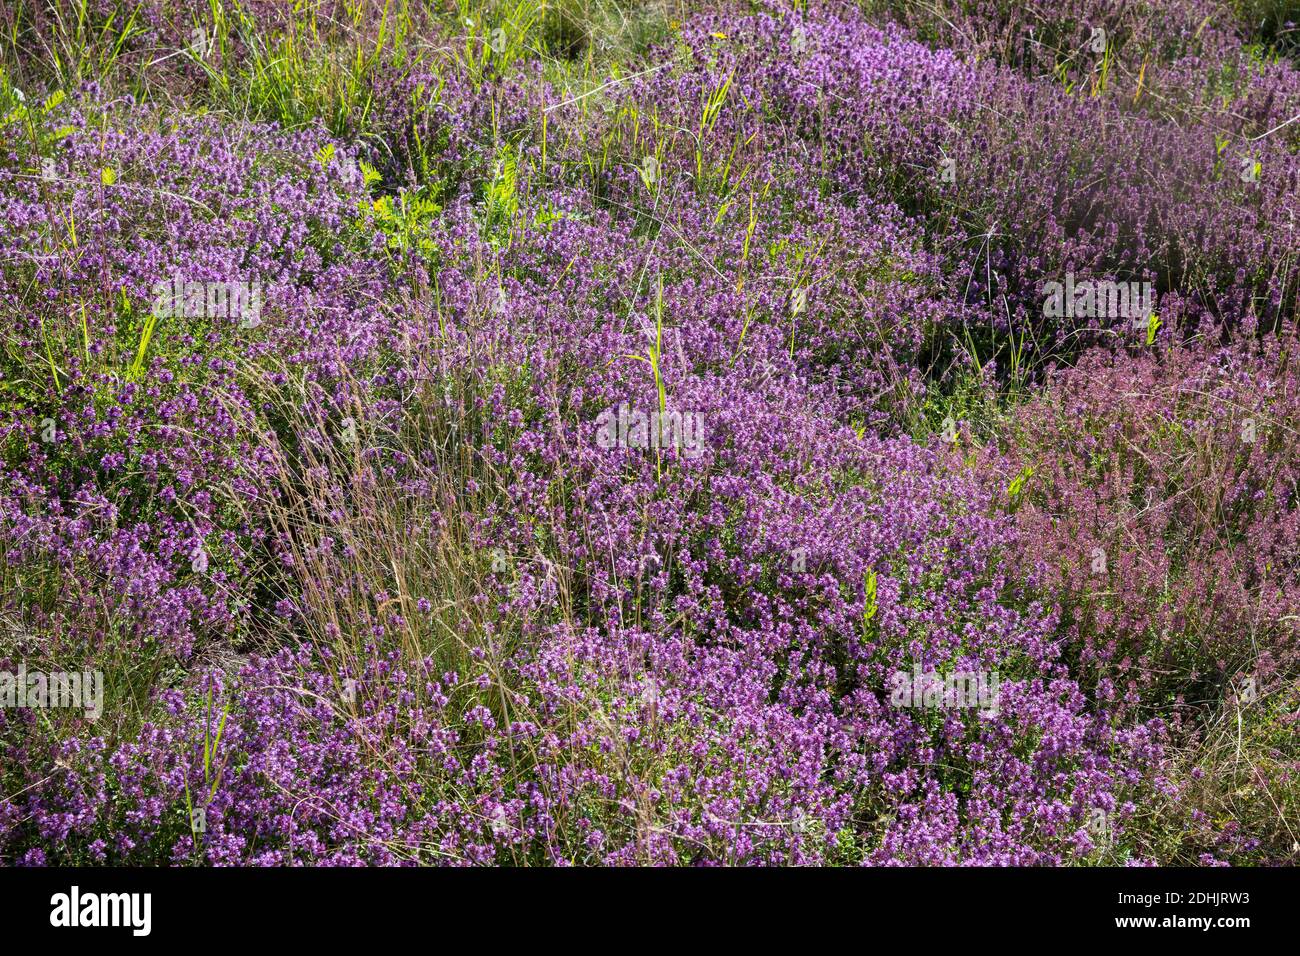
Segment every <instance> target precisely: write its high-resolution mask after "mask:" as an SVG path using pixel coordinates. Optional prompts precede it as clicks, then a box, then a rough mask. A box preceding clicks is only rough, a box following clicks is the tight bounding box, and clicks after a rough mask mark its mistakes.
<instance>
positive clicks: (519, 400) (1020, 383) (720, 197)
mask: <svg viewBox="0 0 1300 956" xmlns="http://www.w3.org/2000/svg"><path fill="white" fill-rule="evenodd" d="M1278 9H1282V8H1281V7H1279V8H1278ZM0 23H2V24H3V26H4V31H3V32H4V40H3V43H2V46H0V131H2V135H3V140H2V141H0V212H2V213H3V215H0V302H3V306H4V319H3V322H0V704H3V707H0V860H3V861H5V862H7V863H19V864H29V865H45V864H48V865H54V864H68V863H107V864H159V865H170V864H222V865H299V864H314V865H364V864H450V865H465V864H479V865H482V864H507V865H525V864H539V865H628V864H678V865H726V864H777V865H787V864H805V865H808V864H811V865H818V864H823V865H845V864H849V865H857V864H884V865H909V864H910V865H915V864H939V865H968V864H975V865H989V864H995V865H1027V864H1040V865H1041V864H1050V865H1067V864H1072V865H1094V864H1105V865H1114V864H1132V865H1150V864H1170V863H1200V864H1206V865H1211V864H1238V865H1239V864H1256V863H1258V864H1287V863H1295V862H1297V861H1298V860H1300V843H1298V842H1297V838H1298V834H1300V830H1298V828H1300V817H1298V816H1297V814H1298V812H1300V779H1298V778H1297V773H1300V741H1298V740H1297V736H1296V734H1297V727H1296V724H1295V722H1296V719H1297V716H1300V692H1298V685H1297V683H1296V681H1297V679H1298V678H1300V655H1298V654H1297V646H1296V639H1297V636H1298V632H1300V487H1298V486H1297V481H1298V480H1300V351H1298V350H1297V347H1298V346H1300V341H1298V340H1297V336H1296V321H1297V303H1298V302H1300V299H1298V298H1297V296H1298V295H1300V293H1298V292H1297V289H1298V285H1297V283H1298V282H1300V258H1298V257H1297V253H1298V252H1300V237H1297V235H1296V232H1295V229H1294V225H1295V218H1296V213H1297V211H1298V207H1300V190H1298V189H1297V186H1300V183H1298V182H1297V171H1298V169H1300V167H1298V166H1297V156H1296V153H1297V150H1298V149H1300V121H1297V116H1298V115H1300V72H1297V69H1298V67H1297V64H1296V62H1295V61H1294V59H1293V56H1294V54H1295V47H1294V46H1293V45H1292V40H1293V37H1294V36H1295V35H1296V34H1295V31H1296V25H1295V24H1294V23H1291V22H1289V21H1288V20H1286V19H1285V18H1284V16H1283V14H1282V13H1278V12H1277V10H1275V9H1274V8H1273V7H1270V6H1269V5H1267V4H1258V3H1249V2H1242V3H1237V4H1235V5H1234V4H1225V5H1220V4H1217V3H1212V2H1201V0H1148V2H1122V3H1095V2H1091V0H1080V2H1069V3H1053V4H1032V3H1031V4H1014V5H1013V4H1001V3H992V2H990V3H961V4H958V3H948V2H945V0H940V2H938V3H935V4H912V3H906V2H901V0H900V2H892V3H888V2H887V3H863V4H853V3H828V2H816V3H811V2H810V3H793V4H787V3H725V2H712V3H703V4H687V5H679V4H668V5H663V6H660V5H658V4H656V3H654V2H644V3H631V2H628V3H623V4H615V3H614V2H613V0H608V2H603V3H602V2H590V3H577V2H571V3H565V2H561V3H543V2H541V0H536V2H534V0H521V2H519V3H517V4H508V3H489V4H486V5H478V4H470V3H468V2H462V3H461V4H460V5H456V4H446V3H441V4H439V3H432V2H431V3H427V4H419V3H410V4H399V5H394V4H383V3H378V2H373V3H372V2H368V0H338V2H326V3H323V4H317V5H311V6H310V8H306V7H303V6H290V5H284V4H275V3H262V2H252V0H248V2H243V3H229V4H216V5H213V6H211V7H210V8H205V9H203V10H197V9H190V7H189V5H184V4H174V3H170V2H167V0H141V2H120V0H75V2H73V3H71V4H69V3H46V2H43V0H17V2H16V3H13V4H10V5H9V6H8V8H7V9H6V11H5V13H4V18H3V19H0ZM1053 289H1054V290H1055V299H1054V298H1053V292H1052V290H1053ZM1062 290H1064V291H1062ZM1130 291H1131V292H1132V295H1129V294H1128V293H1129V292H1130ZM1121 293H1123V294H1122V295H1121ZM1139 293H1140V294H1139ZM74 678H75V680H74Z"/></svg>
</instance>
